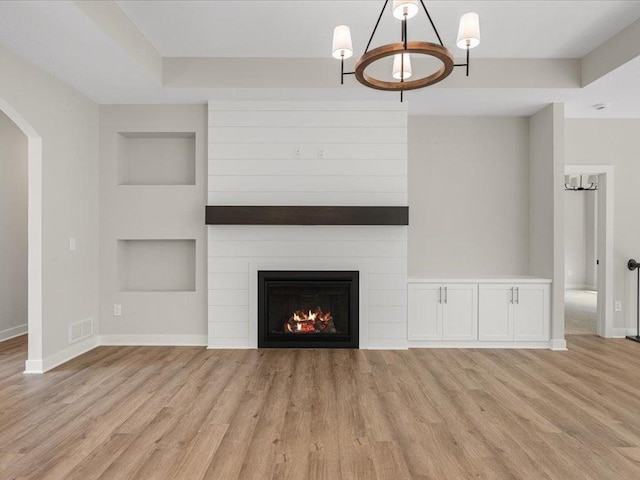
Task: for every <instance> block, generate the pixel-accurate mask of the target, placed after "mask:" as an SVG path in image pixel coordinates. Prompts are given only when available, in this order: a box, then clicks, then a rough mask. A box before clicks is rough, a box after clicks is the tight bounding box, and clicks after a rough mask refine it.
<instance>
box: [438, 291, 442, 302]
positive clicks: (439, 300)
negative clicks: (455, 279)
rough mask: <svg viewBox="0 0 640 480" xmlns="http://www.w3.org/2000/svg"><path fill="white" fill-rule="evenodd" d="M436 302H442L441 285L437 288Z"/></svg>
mask: <svg viewBox="0 0 640 480" xmlns="http://www.w3.org/2000/svg"><path fill="white" fill-rule="evenodd" d="M438 292H439V294H438V303H442V287H439V288H438Z"/></svg>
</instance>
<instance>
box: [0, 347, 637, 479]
mask: <svg viewBox="0 0 640 480" xmlns="http://www.w3.org/2000/svg"><path fill="white" fill-rule="evenodd" d="M569 346H570V350H569V351H568V352H550V351H541V350H537V351H536V350H411V351H363V350H360V351H357V350H353V351H347V350H315V351H313V350H226V351H225V350H218V351H214V350H204V349H202V348H191V347H101V348H98V349H96V350H93V351H92V352H89V353H88V354H85V355H83V356H82V357H80V358H78V359H76V360H74V361H72V362H70V363H68V364H66V365H63V366H61V367H59V368H57V369H55V370H54V371H52V372H50V373H47V374H45V375H41V376H38V375H23V374H22V370H23V367H24V360H25V357H26V339H25V338H24V337H22V338H19V339H14V340H10V341H8V342H5V343H2V344H0V479H2V480H5V479H14V478H19V479H38V480H45V479H64V480H90V479H100V480H107V479H136V480H137V479H141V480H150V479H171V480H177V479H188V480H198V479H205V478H206V479H215V480H227V479H242V480H244V479H269V478H291V479H329V480H337V479H355V478H362V479H377V478H380V479H382V478H388V479H394V480H396V479H403V478H415V479H427V478H429V479H438V480H442V479H455V480H457V479H468V478H474V479H478V478H480V479H492V480H493V479H503V478H527V479H529V478H530V479H562V480H568V479H580V480H585V479H598V480H608V479H638V478H640V344H637V343H633V342H631V341H628V340H602V339H599V338H596V337H591V336H575V337H570V339H569Z"/></svg>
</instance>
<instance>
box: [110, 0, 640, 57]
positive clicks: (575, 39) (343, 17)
mask: <svg viewBox="0 0 640 480" xmlns="http://www.w3.org/2000/svg"><path fill="white" fill-rule="evenodd" d="M116 3H117V4H118V5H119V6H120V8H122V10H123V11H124V12H125V13H126V14H127V16H128V17H129V18H130V19H131V21H133V23H134V24H135V25H136V26H137V27H138V28H139V29H140V31H141V32H142V33H143V34H144V35H145V36H146V37H147V38H148V39H149V40H150V41H151V43H152V44H153V45H154V46H155V47H156V48H157V50H158V52H160V54H161V55H162V56H164V57H327V56H328V55H330V54H331V39H332V35H333V27H334V26H336V25H340V24H346V25H349V26H350V27H351V32H352V36H353V43H354V48H355V50H356V51H362V50H363V49H364V46H365V45H366V43H367V41H368V39H369V35H370V34H371V30H372V29H373V26H374V25H375V22H376V19H377V18H378V15H379V13H380V9H381V7H382V5H383V2H382V1H377V0H376V1H364V0H362V1H357V0H354V1H314V0H299V1H259V0H258V1H255V0H254V1H246V0H230V1H213V2H206V1H204V2H203V1H187V2H185V1H181V2H171V1H169V2H168V1H155V0H145V1H139V0H138V1H132V0H117V2H116ZM426 5H427V6H428V8H429V11H430V13H431V16H432V18H433V19H434V22H435V23H436V26H437V27H438V30H439V32H440V36H441V37H442V40H443V42H444V43H445V45H449V46H450V48H453V46H455V39H456V35H457V33H458V22H459V19H460V16H462V15H463V14H464V13H466V12H469V11H474V12H476V13H478V15H479V16H480V19H481V31H482V43H481V44H480V46H479V47H478V48H477V49H476V50H475V51H474V54H477V55H478V56H479V57H483V58H578V57H582V56H584V55H586V54H587V53H589V52H590V51H591V50H593V49H594V48H595V47H597V46H598V45H600V44H601V43H602V42H604V41H605V40H607V39H608V38H610V37H611V36H613V35H614V34H615V33H617V32H619V31H620V30H622V29H623V28H624V27H626V26H627V25H629V24H630V23H632V22H633V21H634V20H636V19H637V18H639V17H640V2H629V1H626V2H625V1H609V0H607V1H599V2H596V1H587V2H585V1H575V0H570V1H566V0H565V1H539V0H536V1H427V2H426ZM389 17H390V15H389ZM385 20H387V21H382V22H381V23H380V27H379V34H378V33H376V41H378V40H380V43H389V42H391V41H394V42H397V41H398V38H397V37H398V34H399V28H398V22H397V21H395V20H394V19H392V18H387V19H385ZM409 29H410V30H409V35H410V36H415V37H418V36H419V37H420V38H424V36H425V35H424V34H427V38H429V41H435V40H436V39H435V35H433V34H432V33H431V28H430V27H429V24H428V21H427V19H426V17H424V16H416V17H414V19H412V20H410V22H409ZM422 32H424V33H422ZM378 35H379V36H378Z"/></svg>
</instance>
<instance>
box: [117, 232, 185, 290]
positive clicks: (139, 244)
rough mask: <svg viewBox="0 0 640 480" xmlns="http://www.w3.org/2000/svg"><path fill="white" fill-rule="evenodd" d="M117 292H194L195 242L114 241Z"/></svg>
mask: <svg viewBox="0 0 640 480" xmlns="http://www.w3.org/2000/svg"><path fill="white" fill-rule="evenodd" d="M117 267H118V291H120V292H195V291H196V241H195V240H191V239H187V240H182V239H181V240H146V239H145V240H137V239H136V240H118V245H117Z"/></svg>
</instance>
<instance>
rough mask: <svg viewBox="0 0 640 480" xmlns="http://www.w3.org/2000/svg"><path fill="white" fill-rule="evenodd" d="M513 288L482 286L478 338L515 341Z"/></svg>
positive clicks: (491, 285)
mask: <svg viewBox="0 0 640 480" xmlns="http://www.w3.org/2000/svg"><path fill="white" fill-rule="evenodd" d="M511 288H512V286H511V285H503V284H490V285H480V292H479V294H478V297H479V299H478V338H479V339H480V340H488V341H492V340H493V341H511V340H513V304H512V303H511V302H512V290H511Z"/></svg>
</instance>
